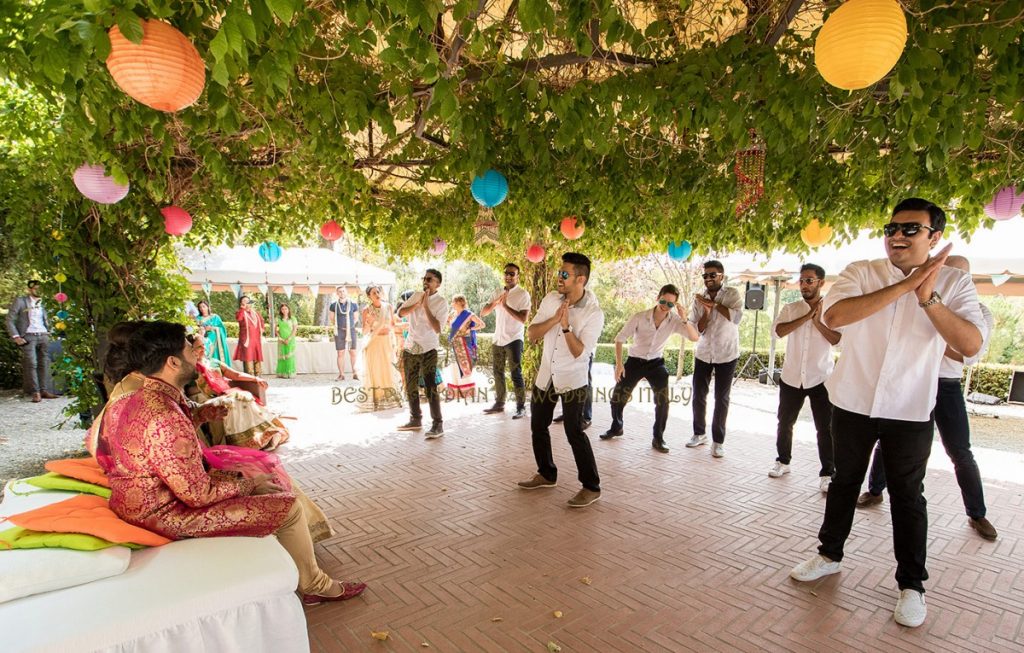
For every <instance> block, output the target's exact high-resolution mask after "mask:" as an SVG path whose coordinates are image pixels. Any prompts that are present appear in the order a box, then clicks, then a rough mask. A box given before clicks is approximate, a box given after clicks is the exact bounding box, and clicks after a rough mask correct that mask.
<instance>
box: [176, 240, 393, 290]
mask: <svg viewBox="0 0 1024 653" xmlns="http://www.w3.org/2000/svg"><path fill="white" fill-rule="evenodd" d="M282 250H283V251H282V253H281V258H279V259H278V260H276V261H274V262H273V263H267V262H266V261H264V260H263V259H261V258H260V255H259V248H258V247H255V246H252V247H226V246H222V247H218V248H216V249H214V250H212V251H208V252H203V251H199V250H194V249H187V248H186V249H183V250H182V251H181V252H180V254H181V260H182V263H183V264H184V267H185V268H186V270H185V272H184V276H185V278H186V279H187V280H188V281H189V282H190V283H191V284H192V287H193V288H196V289H198V288H202V287H203V284H207V283H208V284H210V286H211V287H210V290H231V286H232V284H241V286H242V290H256V289H258V288H259V286H261V285H263V284H266V285H267V286H270V287H271V288H273V289H275V290H276V289H278V288H282V287H284V286H292V287H293V290H294V291H295V292H300V293H309V292H311V287H312V288H317V287H319V288H322V291H321V292H323V293H326V294H329V293H332V292H334V288H335V286H358V287H360V288H364V287H365V286H367V285H369V284H377V285H381V286H385V287H393V286H394V285H395V273H394V272H389V271H388V270H385V269H383V268H379V267H376V266H374V265H370V264H368V263H362V262H360V261H357V260H355V259H353V258H350V257H348V256H345V255H343V254H339V253H337V252H334V251H331V250H329V249H323V248H320V247H285V248H282Z"/></svg>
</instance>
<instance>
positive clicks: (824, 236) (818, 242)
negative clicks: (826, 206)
mask: <svg viewBox="0 0 1024 653" xmlns="http://www.w3.org/2000/svg"><path fill="white" fill-rule="evenodd" d="M800 240H802V241H804V244H805V245H807V246H808V247H821V246H822V245H824V244H825V243H827V242H828V241H830V240H832V227H827V226H825V225H823V224H821V223H820V222H818V219H817V218H815V219H813V220H811V221H810V222H808V223H807V226H806V227H804V228H803V230H802V231H801V232H800Z"/></svg>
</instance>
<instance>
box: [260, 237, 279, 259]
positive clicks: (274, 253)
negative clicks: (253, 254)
mask: <svg viewBox="0 0 1024 653" xmlns="http://www.w3.org/2000/svg"><path fill="white" fill-rule="evenodd" d="M282 251H284V250H282V249H281V246H280V245H278V244H277V243H275V242H274V241H272V240H268V241H267V242H265V243H263V244H262V245H260V258H261V259H263V260H264V261H266V262H267V263H273V262H274V261H276V260H277V259H279V258H281V252H282Z"/></svg>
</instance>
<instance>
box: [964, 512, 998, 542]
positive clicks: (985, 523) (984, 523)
mask: <svg viewBox="0 0 1024 653" xmlns="http://www.w3.org/2000/svg"><path fill="white" fill-rule="evenodd" d="M970 522H971V528H973V529H974V530H976V531H978V535H980V536H982V537H983V538H985V539H986V540H988V541H989V542H995V541H996V538H997V537H999V534H998V533H996V527H995V526H993V525H992V522H990V521H989V520H987V519H985V518H984V517H982V518H980V519H974V518H973V517H972V518H971V520H970Z"/></svg>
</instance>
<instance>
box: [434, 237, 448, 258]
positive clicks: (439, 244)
mask: <svg viewBox="0 0 1024 653" xmlns="http://www.w3.org/2000/svg"><path fill="white" fill-rule="evenodd" d="M446 249H448V243H447V242H445V240H444V239H443V238H435V239H434V242H433V244H431V246H430V253H431V255H433V256H441V255H442V254H444V252H445V250H446Z"/></svg>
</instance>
